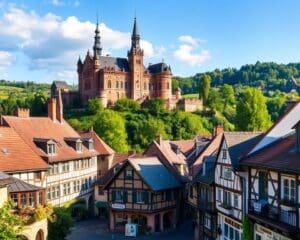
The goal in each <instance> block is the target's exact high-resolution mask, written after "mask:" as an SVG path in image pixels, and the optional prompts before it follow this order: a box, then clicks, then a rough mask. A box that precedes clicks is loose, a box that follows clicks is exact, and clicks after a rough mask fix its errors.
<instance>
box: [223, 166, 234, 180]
mask: <svg viewBox="0 0 300 240" xmlns="http://www.w3.org/2000/svg"><path fill="white" fill-rule="evenodd" d="M222 177H223V178H225V179H229V180H232V170H231V168H230V167H224V166H222Z"/></svg>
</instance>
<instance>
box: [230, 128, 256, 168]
mask: <svg viewBox="0 0 300 240" xmlns="http://www.w3.org/2000/svg"><path fill="white" fill-rule="evenodd" d="M261 136H262V133H261V132H224V139H225V141H226V144H227V147H228V152H229V155H230V159H231V164H232V165H233V167H234V168H238V165H239V160H240V158H241V157H242V156H243V154H246V153H247V151H248V150H249V149H250V148H251V147H253V146H254V144H255V143H257V142H258V141H259V139H260V138H261Z"/></svg>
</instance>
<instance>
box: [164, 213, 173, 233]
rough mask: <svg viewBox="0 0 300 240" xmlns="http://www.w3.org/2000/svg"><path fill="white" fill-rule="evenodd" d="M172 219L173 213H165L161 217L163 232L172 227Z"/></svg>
mask: <svg viewBox="0 0 300 240" xmlns="http://www.w3.org/2000/svg"><path fill="white" fill-rule="evenodd" d="M172 218H173V212H166V213H165V214H164V215H163V227H164V230H165V229H168V228H171V227H172Z"/></svg>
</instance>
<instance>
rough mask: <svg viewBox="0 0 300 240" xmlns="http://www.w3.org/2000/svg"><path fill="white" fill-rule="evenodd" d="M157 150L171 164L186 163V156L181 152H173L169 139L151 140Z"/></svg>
mask: <svg viewBox="0 0 300 240" xmlns="http://www.w3.org/2000/svg"><path fill="white" fill-rule="evenodd" d="M153 142H154V144H155V146H156V147H157V148H158V149H159V151H160V152H161V153H162V154H163V155H164V156H165V158H166V159H167V160H168V161H169V162H170V163H171V164H172V165H173V164H186V157H185V156H184V155H183V153H182V152H179V153H175V152H174V150H173V149H172V145H171V142H170V141H169V140H161V141H160V143H158V142H157V141H153Z"/></svg>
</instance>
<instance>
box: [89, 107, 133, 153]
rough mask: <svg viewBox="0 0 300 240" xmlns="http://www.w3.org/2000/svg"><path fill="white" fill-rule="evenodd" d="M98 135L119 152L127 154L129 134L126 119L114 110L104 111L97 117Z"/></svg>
mask: <svg viewBox="0 0 300 240" xmlns="http://www.w3.org/2000/svg"><path fill="white" fill-rule="evenodd" d="M94 129H95V131H96V133H97V134H98V135H99V136H101V137H102V138H103V140H104V141H105V142H106V143H107V144H108V145H109V146H111V147H112V148H113V149H115V150H116V151H117V152H127V151H128V149H129V147H128V145H127V133H126V130H125V121H124V119H123V118H122V117H121V116H120V115H119V114H118V113H117V112H115V111H113V110H108V109H106V110H104V111H102V112H100V113H98V114H97V115H96V121H95V123H94Z"/></svg>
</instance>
